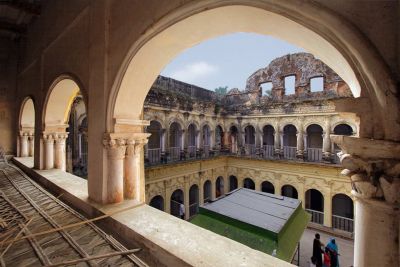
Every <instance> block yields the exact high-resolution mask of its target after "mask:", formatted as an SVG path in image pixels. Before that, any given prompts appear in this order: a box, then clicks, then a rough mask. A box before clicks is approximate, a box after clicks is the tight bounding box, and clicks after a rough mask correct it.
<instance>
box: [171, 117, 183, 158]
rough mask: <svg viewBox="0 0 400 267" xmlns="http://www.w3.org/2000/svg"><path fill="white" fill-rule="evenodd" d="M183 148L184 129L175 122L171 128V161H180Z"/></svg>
mask: <svg viewBox="0 0 400 267" xmlns="http://www.w3.org/2000/svg"><path fill="white" fill-rule="evenodd" d="M181 148H182V128H181V126H180V125H179V124H178V123H177V122H173V123H172V124H171V126H170V127H169V149H168V159H169V161H178V160H180V158H181Z"/></svg>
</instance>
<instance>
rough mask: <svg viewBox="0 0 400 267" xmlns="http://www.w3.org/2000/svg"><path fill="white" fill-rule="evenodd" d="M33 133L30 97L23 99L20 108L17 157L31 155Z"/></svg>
mask: <svg viewBox="0 0 400 267" xmlns="http://www.w3.org/2000/svg"><path fill="white" fill-rule="evenodd" d="M34 134H35V105H34V103H33V100H32V98H30V97H27V98H25V99H24V101H23V102H22V105H21V109H20V115H19V125H18V138H17V155H18V156H19V157H33V155H34V147H35V146H34Z"/></svg>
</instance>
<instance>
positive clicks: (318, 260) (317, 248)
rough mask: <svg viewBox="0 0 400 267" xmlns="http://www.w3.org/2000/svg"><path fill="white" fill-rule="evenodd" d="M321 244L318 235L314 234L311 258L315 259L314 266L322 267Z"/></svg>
mask: <svg viewBox="0 0 400 267" xmlns="http://www.w3.org/2000/svg"><path fill="white" fill-rule="evenodd" d="M322 246H323V244H322V243H321V241H320V235H319V234H318V233H316V234H315V238H314V242H313V255H312V256H313V258H314V259H315V266H316V267H322V253H324V251H323V250H322V248H321V247H322Z"/></svg>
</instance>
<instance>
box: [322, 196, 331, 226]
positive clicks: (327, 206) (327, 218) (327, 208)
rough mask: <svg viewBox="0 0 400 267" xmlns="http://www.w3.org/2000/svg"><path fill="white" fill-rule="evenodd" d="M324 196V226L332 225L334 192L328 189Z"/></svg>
mask: <svg viewBox="0 0 400 267" xmlns="http://www.w3.org/2000/svg"><path fill="white" fill-rule="evenodd" d="M323 196H324V226H326V227H329V228H331V227H332V193H331V190H330V189H329V191H327V193H326V194H323Z"/></svg>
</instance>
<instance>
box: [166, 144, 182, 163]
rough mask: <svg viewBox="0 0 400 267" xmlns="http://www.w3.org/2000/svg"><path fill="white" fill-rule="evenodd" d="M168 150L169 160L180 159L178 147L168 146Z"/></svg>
mask: <svg viewBox="0 0 400 267" xmlns="http://www.w3.org/2000/svg"><path fill="white" fill-rule="evenodd" d="M168 152H169V161H178V160H180V159H181V148H180V147H170V148H169V149H168Z"/></svg>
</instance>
